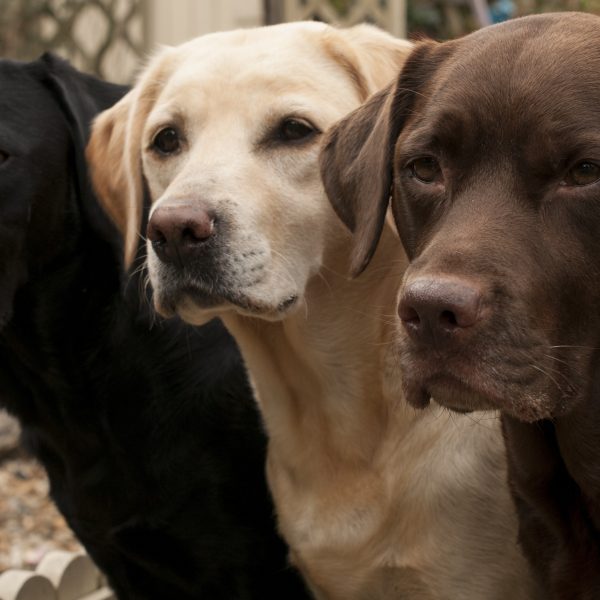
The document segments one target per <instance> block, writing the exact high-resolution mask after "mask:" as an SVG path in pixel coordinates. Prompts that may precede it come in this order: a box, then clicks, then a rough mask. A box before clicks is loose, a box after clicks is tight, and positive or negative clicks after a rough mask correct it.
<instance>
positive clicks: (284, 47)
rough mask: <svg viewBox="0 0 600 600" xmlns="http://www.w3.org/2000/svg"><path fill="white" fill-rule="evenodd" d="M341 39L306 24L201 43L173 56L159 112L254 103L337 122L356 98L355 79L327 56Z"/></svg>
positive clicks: (316, 25) (219, 36) (208, 38)
mask: <svg viewBox="0 0 600 600" xmlns="http://www.w3.org/2000/svg"><path fill="white" fill-rule="evenodd" d="M337 35H339V34H338V32H337V31H336V30H335V29H333V28H332V27H329V26H327V25H325V24H323V23H316V22H315V23H306V22H302V23H294V24H285V25H281V26H275V27H261V28H256V29H249V30H238V31H230V32H222V33H215V34H210V35H206V36H203V37H201V38H197V39H195V40H192V41H190V42H188V43H186V44H184V45H182V46H179V47H178V48H176V49H171V50H170V52H171V53H172V55H171V56H172V58H173V60H172V61H171V67H170V68H169V69H168V70H167V72H166V73H164V77H163V89H162V91H161V93H160V95H159V97H158V101H157V103H156V106H157V107H162V108H163V109H164V108H166V107H168V106H171V107H174V108H175V109H177V108H180V109H181V108H184V107H183V106H182V104H183V105H185V108H186V109H187V108H188V107H189V106H190V105H194V106H196V107H198V106H200V105H202V106H204V107H207V108H208V107H209V106H210V105H213V106H214V107H215V108H216V109H218V110H220V111H225V110H227V109H228V107H232V106H234V107H237V106H238V105H239V103H240V102H243V103H244V104H245V105H246V106H247V107H248V108H249V109H251V108H252V103H253V101H255V102H257V103H260V104H261V106H263V107H264V106H265V103H267V104H279V105H282V104H283V105H285V104H286V103H287V104H289V105H298V107H299V108H300V109H301V108H302V106H303V105H306V108H308V109H310V106H311V105H312V104H314V105H315V106H316V105H318V107H319V110H320V111H322V112H323V116H324V119H325V120H330V119H336V118H338V117H339V115H340V114H343V113H345V112H347V111H349V110H351V109H352V108H353V107H354V105H355V104H356V102H357V97H358V92H357V90H356V88H355V85H354V84H353V82H352V80H351V78H350V77H349V76H348V74H347V72H346V71H345V70H344V69H343V68H342V67H341V66H340V64H338V63H337V62H336V61H335V59H334V56H333V55H332V54H331V52H329V51H328V45H327V44H328V40H331V39H332V38H334V37H335V36H337ZM173 54H174V56H173ZM241 93H243V99H242V98H240V94H241ZM328 104H330V105H331V113H332V114H331V116H330V117H329V118H328V116H327V107H328ZM257 108H258V107H257Z"/></svg>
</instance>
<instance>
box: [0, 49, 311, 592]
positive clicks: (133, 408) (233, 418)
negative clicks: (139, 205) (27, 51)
mask: <svg viewBox="0 0 600 600" xmlns="http://www.w3.org/2000/svg"><path fill="white" fill-rule="evenodd" d="M0 81H1V82H2V86H1V87H2V96H1V98H0V115H1V116H0V163H1V164H0V398H2V401H3V403H5V405H6V406H7V408H8V410H9V411H10V412H12V413H13V414H14V415H16V416H17V417H18V418H19V420H20V422H21V425H22V428H23V438H24V442H25V444H26V446H27V447H28V448H29V449H30V450H31V452H32V453H33V454H34V455H35V456H36V457H37V458H38V459H39V460H40V461H41V462H42V464H43V465H44V467H45V468H46V470H47V473H48V476H49V479H50V484H51V495H52V498H53V499H54V501H55V502H56V504H57V505H58V507H59V509H60V511H61V512H62V513H63V514H64V515H65V517H66V519H67V521H68V523H69V525H70V526H71V527H72V528H73V530H74V531H75V533H76V534H77V536H78V537H79V539H80V540H81V542H82V543H83V544H84V546H85V547H86V549H87V550H88V552H89V553H90V555H91V556H92V558H93V559H94V560H95V561H96V563H97V564H98V566H99V567H100V568H101V569H103V570H104V572H105V573H106V574H107V575H108V577H109V580H110V584H111V585H112V586H113V588H114V590H115V591H116V593H117V594H118V596H119V598H120V599H122V600H126V599H127V600H128V599H140V600H142V599H143V600H149V599H157V600H158V599H160V600H171V599H173V600H186V599H192V598H194V599H199V598H206V599H210V600H217V599H223V600H233V599H236V600H243V599H256V600H259V599H260V600H264V599H266V598H281V599H286V600H287V599H291V598H294V599H295V598H305V597H306V593H305V591H304V586H303V584H302V583H301V581H300V580H299V579H298V577H297V575H296V573H295V572H293V571H291V570H289V569H288V568H287V567H286V552H287V551H286V548H285V546H284V544H283V543H282V541H281V540H280V539H279V537H278V536H277V534H276V532H275V522H274V518H273V508H272V505H271V501H270V497H269V494H268V490H267V486H266V481H265V475H264V460H265V449H266V448H265V446H266V441H265V436H264V435H263V431H262V427H261V423H260V421H259V418H258V416H257V412H256V410H255V406H254V400H253V397H252V394H251V390H250V388H249V386H248V382H247V380H246V376H245V371H244V368H243V365H242V363H241V359H240V355H239V354H238V351H237V348H236V346H235V344H234V342H233V341H232V339H231V338H230V337H229V335H228V334H227V332H226V331H225V330H224V328H223V327H222V325H221V324H220V322H217V321H213V322H211V323H209V324H208V325H206V326H205V327H202V328H200V329H193V328H190V327H188V326H185V325H183V324H182V323H180V322H177V321H175V320H174V321H169V322H157V321H156V320H155V318H154V317H153V315H152V313H151V311H150V309H149V304H148V302H147V299H146V297H145V295H144V285H143V276H144V275H143V273H137V274H134V275H133V276H131V277H130V278H129V279H127V280H126V281H127V282H128V284H127V285H126V286H125V287H126V289H125V291H124V292H123V285H122V280H123V277H122V275H121V267H120V258H119V257H120V256H121V255H122V249H121V248H120V243H121V242H120V240H118V239H117V237H116V234H115V232H114V231H113V228H112V225H110V224H109V221H108V219H107V217H105V216H104V214H103V213H102V211H101V210H100V208H99V207H98V205H97V204H96V201H95V199H94V197H93V195H92V193H91V191H90V186H89V183H88V179H87V171H86V168H85V162H84V146H85V143H86V140H87V135H88V126H89V123H90V121H91V119H92V118H93V117H94V116H95V115H96V114H97V113H98V112H99V111H101V110H104V109H106V108H108V107H109V106H111V105H112V104H113V103H114V102H115V101H117V100H118V99H119V98H120V97H121V96H122V95H123V94H124V93H125V91H126V90H125V89H124V88H122V87H118V86H115V85H111V84H107V83H103V82H100V81H98V80H96V79H95V78H93V77H90V76H86V75H83V74H81V73H78V72H77V71H75V70H74V69H72V68H71V67H69V66H68V65H67V64H66V63H65V62H63V61H61V60H59V59H56V58H53V57H52V56H49V55H46V56H44V57H42V59H40V60H38V61H36V62H33V63H29V64H23V63H16V62H10V61H1V62H0Z"/></svg>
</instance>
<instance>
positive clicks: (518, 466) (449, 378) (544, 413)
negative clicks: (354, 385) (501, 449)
mask: <svg viewBox="0 0 600 600" xmlns="http://www.w3.org/2000/svg"><path fill="white" fill-rule="evenodd" d="M322 167H323V176H324V180H325V184H326V187H327V190H328V193H329V195H330V198H331V200H332V203H333V205H334V207H335V209H336V210H337V212H338V214H339V215H340V217H341V218H342V220H344V222H345V223H346V224H347V225H348V226H349V227H350V228H352V229H354V230H355V232H356V237H357V245H356V253H355V257H354V266H355V271H356V272H357V273H358V272H359V271H360V270H361V269H362V268H364V267H365V266H366V264H367V263H368V260H369V257H370V256H371V253H372V252H373V249H374V247H375V246H376V244H377V240H378V237H379V233H380V230H381V226H382V223H383V220H384V219H385V216H386V211H387V207H388V203H389V197H390V194H391V196H392V211H393V216H394V219H395V222H396V226H397V229H398V232H399V234H400V237H401V239H402V242H403V244H404V247H405V249H406V252H407V254H408V256H409V258H410V260H411V265H410V267H409V269H408V271H407V272H406V275H405V278H404V281H403V285H402V288H401V290H400V295H399V305H398V311H399V317H400V319H399V322H400V323H401V325H399V331H398V351H399V352H400V353H401V356H402V359H403V385H404V391H405V393H406V398H407V400H408V401H409V402H411V403H412V404H413V405H415V406H423V405H425V404H427V403H428V402H429V400H430V398H431V397H433V398H434V399H435V400H436V401H437V402H439V403H441V404H443V405H445V406H447V407H448V408H451V409H456V410H462V411H464V410H467V411H469V410H473V409H478V410H479V409H486V408H487V409H492V408H498V409H501V410H502V413H503V417H502V418H503V424H504V431H505V439H506V442H507V448H508V454H509V462H510V476H511V480H512V486H513V489H514V496H515V499H516V502H517V506H518V509H519V514H520V537H521V541H522V544H523V546H524V548H525V550H526V552H527V554H528V556H529V558H530V561H531V564H532V565H533V566H534V568H535V570H536V572H537V573H538V575H539V577H540V579H541V580H542V581H543V582H544V584H545V586H546V589H547V594H546V597H547V598H554V599H561V600H563V599H564V600H576V599H590V600H591V599H592V598H594V599H597V598H600V370H599V367H600V365H599V360H600V352H599V349H600V18H598V17H596V16H591V15H583V14H577V13H571V14H566V13H565V14H549V15H544V16H534V17H527V18H523V19H517V20H515V21H511V22H508V23H505V24H502V25H498V26H494V27H490V28H487V29H484V30H481V31H479V32H476V33H474V34H472V35H469V36H467V37H465V38H463V39H460V40H456V41H451V42H448V43H443V44H436V43H433V42H424V43H421V44H419V45H418V46H417V47H416V49H415V50H414V52H413V54H412V55H411V57H410V58H409V60H408V62H407V63H406V65H405V67H404V69H403V71H402V73H401V74H400V76H399V79H398V81H397V82H396V83H395V85H393V86H391V87H390V88H389V89H388V90H386V91H384V92H383V93H381V94H379V95H378V96H376V97H374V98H373V99H372V100H371V101H370V102H369V103H368V104H367V105H366V106H364V107H363V108H361V109H359V110H358V111H356V112H355V113H354V114H353V115H351V116H350V117H349V118H347V119H346V120H345V121H343V122H342V123H341V124H339V126H338V127H337V128H336V129H335V130H334V131H333V132H332V133H331V135H330V137H329V139H328V144H327V147H326V148H325V150H324V153H323V156H322Z"/></svg>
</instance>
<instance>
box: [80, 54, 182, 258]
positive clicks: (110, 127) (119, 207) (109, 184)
mask: <svg viewBox="0 0 600 600" xmlns="http://www.w3.org/2000/svg"><path fill="white" fill-rule="evenodd" d="M173 58H174V56H173V53H172V51H171V49H170V48H165V49H163V50H162V51H161V52H160V53H159V55H158V56H156V57H154V58H153V59H152V61H151V62H150V65H149V66H148V67H147V68H146V69H145V70H144V72H143V73H142V76H141V77H140V79H139V80H138V83H137V84H136V85H135V87H134V88H133V89H132V90H131V91H130V92H129V93H128V94H127V95H126V96H124V97H123V98H122V99H121V100H120V101H119V102H118V103H117V104H115V105H114V106H113V107H112V108H110V109H108V110H106V111H104V112H103V113H101V114H100V115H99V116H98V117H97V118H96V120H95V121H94V124H93V126H92V134H91V137H90V141H89V143H88V146H87V149H86V156H87V160H88V163H89V166H90V173H91V178H92V184H93V186H94V188H95V190H96V194H97V196H98V199H99V201H100V204H101V206H102V207H103V208H104V210H105V211H106V212H107V213H108V215H109V217H110V218H111V219H112V221H113V222H114V224H115V225H116V226H117V228H118V230H119V231H120V232H121V234H122V235H123V238H124V260H125V266H126V267H127V268H128V267H130V266H131V264H132V262H133V260H134V258H135V255H136V253H137V248H138V243H139V240H140V227H141V223H142V212H143V202H144V186H143V175H142V152H141V151H142V143H143V140H142V135H143V131H144V124H145V122H146V119H147V117H148V115H149V113H150V111H151V110H152V107H153V106H154V104H155V102H156V99H157V98H158V95H159V93H160V91H161V89H162V88H163V86H164V84H165V80H166V78H167V77H168V73H169V72H171V68H170V66H171V64H172V62H173Z"/></svg>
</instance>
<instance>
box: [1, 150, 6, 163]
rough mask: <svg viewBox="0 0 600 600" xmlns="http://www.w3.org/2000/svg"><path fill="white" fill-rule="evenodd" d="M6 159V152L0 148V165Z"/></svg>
mask: <svg viewBox="0 0 600 600" xmlns="http://www.w3.org/2000/svg"><path fill="white" fill-rule="evenodd" d="M7 160H8V154H7V153H6V152H2V150H0V165H1V164H2V163H3V162H5V161H7Z"/></svg>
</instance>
